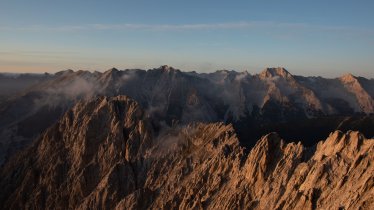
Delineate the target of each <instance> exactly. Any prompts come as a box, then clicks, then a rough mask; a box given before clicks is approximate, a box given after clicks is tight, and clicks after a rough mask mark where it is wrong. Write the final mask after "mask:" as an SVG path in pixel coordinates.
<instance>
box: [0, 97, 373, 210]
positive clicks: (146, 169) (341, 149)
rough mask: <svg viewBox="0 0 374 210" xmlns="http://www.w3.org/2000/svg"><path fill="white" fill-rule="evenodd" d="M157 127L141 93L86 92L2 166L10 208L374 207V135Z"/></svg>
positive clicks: (2, 194)
mask: <svg viewBox="0 0 374 210" xmlns="http://www.w3.org/2000/svg"><path fill="white" fill-rule="evenodd" d="M158 130H159V131H158V133H157V134H156V132H155V131H154V129H153V127H152V125H151V123H150V121H149V119H148V118H147V116H146V115H145V114H144V111H143V110H142V109H141V108H140V106H139V104H138V103H136V102H135V101H134V100H132V99H130V98H128V97H125V96H118V97H113V98H108V97H100V98H98V99H96V100H92V101H89V102H80V103H78V104H77V105H75V106H74V107H73V108H72V109H71V110H69V111H68V112H67V113H65V114H64V116H63V118H62V119H61V120H60V121H59V122H58V123H57V124H55V125H54V126H52V127H50V128H49V129H48V130H47V131H46V132H45V133H44V134H43V135H42V136H41V137H40V138H39V139H38V140H37V141H36V142H35V143H34V144H33V145H32V146H31V147H30V148H28V149H27V150H24V151H23V152H22V153H20V154H19V155H17V156H15V157H14V158H13V159H12V160H11V161H9V162H8V163H7V164H6V165H5V166H4V167H3V168H2V170H1V173H0V189H1V190H0V206H1V207H2V208H3V209H177V208H179V209H301V208H302V209H359V208H362V209H371V208H373V207H374V200H373V195H374V192H373V189H374V188H373V185H374V182H373V180H374V177H373V174H374V167H373V165H372V164H371V162H372V161H373V160H374V156H373V155H374V151H373V149H374V141H373V139H366V138H365V137H364V136H363V135H361V134H360V133H359V132H353V131H351V132H348V133H342V132H340V131H336V132H334V133H331V135H330V136H329V137H328V138H327V139H326V140H325V141H321V142H319V143H318V144H317V145H316V146H315V147H312V148H306V147H304V146H303V145H302V144H301V143H286V142H284V141H283V140H282V139H281V138H280V137H279V136H278V135H277V134H276V133H270V134H268V135H265V136H263V137H262V138H261V139H260V140H259V141H258V142H257V144H256V145H255V146H254V147H253V148H252V149H251V150H250V151H249V152H247V151H246V149H245V148H244V147H242V146H241V145H240V142H239V140H238V138H237V137H236V134H235V131H234V129H233V128H232V126H231V125H225V124H223V123H210V124H204V123H194V124H189V125H185V126H174V127H166V128H163V129H158Z"/></svg>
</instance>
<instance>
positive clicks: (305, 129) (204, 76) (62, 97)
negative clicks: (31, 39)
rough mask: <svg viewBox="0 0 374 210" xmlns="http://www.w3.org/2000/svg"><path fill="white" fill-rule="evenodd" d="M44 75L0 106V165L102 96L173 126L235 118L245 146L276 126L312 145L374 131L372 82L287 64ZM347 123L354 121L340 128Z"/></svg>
mask: <svg viewBox="0 0 374 210" xmlns="http://www.w3.org/2000/svg"><path fill="white" fill-rule="evenodd" d="M43 78H44V79H43V80H35V81H39V82H38V83H37V84H36V85H34V86H32V87H30V88H27V89H24V90H22V91H21V92H18V94H14V95H13V96H12V97H9V98H7V100H5V101H4V102H3V103H1V104H0V116H1V118H0V144H1V147H0V165H1V163H2V162H3V161H4V160H6V159H8V158H9V157H10V155H11V154H13V153H14V152H15V151H17V150H19V149H21V148H23V147H25V146H27V145H29V144H30V143H31V142H32V140H33V139H35V138H36V137H37V136H38V135H39V134H41V133H42V132H43V131H44V130H45V129H46V128H48V127H49V126H51V125H52V124H53V123H55V122H56V121H57V120H58V119H59V118H60V117H61V116H62V114H63V113H64V112H65V111H66V110H68V109H69V108H71V107H72V106H73V105H74V104H75V103H76V102H78V101H79V100H81V99H85V100H89V99H93V98H96V97H97V96H117V95H128V96H130V97H132V98H134V99H135V100H136V101H138V102H139V103H140V105H141V106H142V107H144V109H145V112H146V114H147V115H149V116H151V117H152V119H154V121H155V122H157V123H160V124H163V123H165V124H167V125H169V126H171V125H173V124H175V123H178V124H182V125H186V124H189V123H191V122H225V123H232V124H233V125H234V128H235V130H236V131H237V134H238V135H239V137H240V139H241V140H242V143H243V144H245V145H247V146H248V147H251V146H253V145H254V144H255V142H256V140H257V139H258V138H260V137H261V136H262V135H264V134H266V133H268V132H269V129H268V128H278V127H282V128H285V129H283V131H285V133H282V132H281V131H280V130H270V131H277V132H280V134H281V136H285V137H287V138H288V137H290V138H291V139H305V142H304V143H305V144H307V145H308V146H310V145H313V144H314V143H315V142H316V141H317V140H320V139H322V138H325V137H326V136H327V135H328V133H329V132H331V131H333V130H335V129H342V130H346V131H347V130H349V129H358V130H360V131H361V132H363V133H364V134H365V135H366V137H371V136H374V130H373V129H366V128H365V126H366V127H370V126H373V125H374V117H373V116H369V115H370V114H371V113H373V109H374V105H373V104H374V102H373V96H374V95H373V94H374V80H373V79H365V78H362V77H355V76H353V75H345V76H343V77H341V78H336V79H325V78H322V77H302V76H294V75H292V74H290V73H289V72H288V71H287V70H285V69H284V68H267V69H265V70H264V71H262V72H261V73H259V74H254V75H251V74H249V73H247V72H235V71H226V70H222V71H217V72H214V73H196V72H182V71H180V70H177V69H174V68H172V67H169V66H162V67H160V68H156V69H150V70H147V71H145V70H137V69H135V70H123V71H120V70H117V69H115V68H113V69H110V70H108V71H106V72H103V73H101V72H89V71H76V72H75V71H72V70H67V71H62V72H58V73H56V74H54V75H45V77H43ZM19 79H20V81H21V79H22V77H19ZM22 81H23V80H22ZM33 81H34V80H33ZM33 84H34V83H33ZM320 118H322V119H320ZM362 121H365V124H364V125H361V124H360V123H359V122H362ZM315 122H323V123H321V125H323V126H322V127H320V128H317V129H316V130H319V131H320V133H316V132H309V131H310V130H312V128H313V126H314V125H318V124H319V123H315ZM343 122H352V123H351V124H348V125H347V123H345V124H344V125H345V126H343V127H341V126H340V125H341V124H342V123H343ZM310 125H312V127H311V126H310ZM160 126H162V125H160ZM298 126H299V127H298ZM249 128H250V129H249ZM294 128H295V129H296V130H297V131H302V132H301V134H299V133H298V132H293V131H292V129H294Z"/></svg>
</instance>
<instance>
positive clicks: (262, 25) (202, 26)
mask: <svg viewBox="0 0 374 210" xmlns="http://www.w3.org/2000/svg"><path fill="white" fill-rule="evenodd" d="M241 29H274V30H276V29H284V30H293V31H318V32H331V33H353V34H368V35H374V30H372V29H367V28H359V27H352V26H329V25H313V24H307V23H288V22H276V21H238V22H224V23H196V24H137V23H123V24H85V25H63V26H47V25H31V26H20V27H10V26H0V31H56V32H76V31H92V30H94V31H112V30H118V31H121V30H148V31H185V30H188V31H191V30H241Z"/></svg>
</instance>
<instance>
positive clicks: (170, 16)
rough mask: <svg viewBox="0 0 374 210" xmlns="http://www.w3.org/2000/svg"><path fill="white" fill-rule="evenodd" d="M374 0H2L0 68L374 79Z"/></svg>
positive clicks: (16, 70) (0, 70) (0, 4)
mask: <svg viewBox="0 0 374 210" xmlns="http://www.w3.org/2000/svg"><path fill="white" fill-rule="evenodd" d="M373 11H374V1H372V0H366V1H365V0H351V1H346V0H313V1H312V0H305V1H300V0H272V1H271V0H257V1H250V0H246V1H227V0H226V1H221V0H215V1H207V0H199V1H195V0H189V1H181V0H173V1H171V0H152V1H151V0H148V1H145V0H137V1H126V0H121V1H120V0H108V1H103V0H90V1H83V0H74V1H73V0H60V1H57V0H56V1H53V0H33V1H30V0H0V72H52V73H53V72H57V71H60V70H64V69H73V70H79V69H83V70H91V71H94V70H99V71H105V70H107V69H109V68H112V67H116V68H118V69H126V68H142V69H149V68H155V67H159V66H161V65H165V64H166V65H169V66H173V67H175V68H178V69H181V70H185V71H198V72H212V71H215V70H219V69H229V70H237V71H245V70H246V71H248V72H250V73H258V72H260V71H261V70H262V69H264V68H266V67H278V66H281V67H285V68H286V69H288V70H289V71H290V72H291V73H292V74H295V75H305V76H317V75H319V76H325V77H338V76H341V75H342V74H345V73H348V72H350V73H353V74H354V75H357V76H365V77H369V78H374V12H373Z"/></svg>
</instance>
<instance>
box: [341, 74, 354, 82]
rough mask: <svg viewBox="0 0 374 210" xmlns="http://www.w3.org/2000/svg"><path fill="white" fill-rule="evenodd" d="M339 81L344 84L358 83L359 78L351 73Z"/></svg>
mask: <svg viewBox="0 0 374 210" xmlns="http://www.w3.org/2000/svg"><path fill="white" fill-rule="evenodd" d="M339 79H340V81H342V82H343V83H353V82H358V80H357V78H356V77H355V76H353V75H352V74H351V73H348V74H345V75H343V76H341V77H340V78H339Z"/></svg>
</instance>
